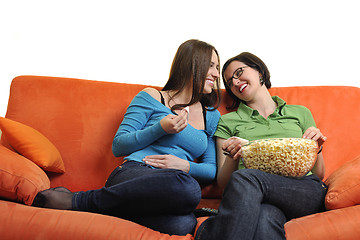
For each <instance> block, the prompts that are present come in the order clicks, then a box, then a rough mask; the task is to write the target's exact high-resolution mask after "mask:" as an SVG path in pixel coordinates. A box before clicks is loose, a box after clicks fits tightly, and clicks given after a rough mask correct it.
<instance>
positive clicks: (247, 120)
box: [214, 96, 316, 168]
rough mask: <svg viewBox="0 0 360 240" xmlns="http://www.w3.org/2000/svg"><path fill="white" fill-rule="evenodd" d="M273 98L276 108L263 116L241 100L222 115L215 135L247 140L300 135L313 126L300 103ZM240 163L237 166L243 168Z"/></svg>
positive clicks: (308, 113)
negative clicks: (237, 105)
mask: <svg viewBox="0 0 360 240" xmlns="http://www.w3.org/2000/svg"><path fill="white" fill-rule="evenodd" d="M272 99H273V100H274V102H275V103H277V108H276V109H275V111H274V112H273V113H272V114H271V115H270V116H269V117H268V118H267V119H266V118H264V117H263V116H261V115H260V114H259V112H258V111H257V110H254V109H252V108H250V107H248V106H247V105H245V104H244V103H240V105H239V108H238V109H237V111H235V112H230V113H228V114H225V115H223V116H221V118H220V121H219V124H218V126H217V130H216V132H215V134H214V136H216V137H220V138H224V139H228V138H230V137H232V136H236V137H240V138H244V139H247V140H249V141H252V140H257V139H264V138H285V137H293V138H301V137H302V135H303V134H304V132H305V131H306V129H308V128H309V127H312V126H313V127H316V125H315V121H314V118H313V116H312V114H311V112H310V110H309V109H307V108H306V107H304V106H300V105H287V104H286V102H285V101H284V100H282V99H281V98H279V97H278V96H273V97H272ZM241 165H242V164H241V163H240V168H243V166H241Z"/></svg>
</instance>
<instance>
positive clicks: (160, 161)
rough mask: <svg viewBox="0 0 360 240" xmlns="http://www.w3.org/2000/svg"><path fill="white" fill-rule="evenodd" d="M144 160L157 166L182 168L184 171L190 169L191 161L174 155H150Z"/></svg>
mask: <svg viewBox="0 0 360 240" xmlns="http://www.w3.org/2000/svg"><path fill="white" fill-rule="evenodd" d="M143 161H144V162H145V163H146V164H148V165H150V166H153V167H156V168H172V169H178V170H182V171H184V172H187V173H188V172H189V171H190V164H189V161H187V160H184V159H181V158H178V157H175V156H174V155H170V154H167V155H149V156H146V157H145V158H144V159H143Z"/></svg>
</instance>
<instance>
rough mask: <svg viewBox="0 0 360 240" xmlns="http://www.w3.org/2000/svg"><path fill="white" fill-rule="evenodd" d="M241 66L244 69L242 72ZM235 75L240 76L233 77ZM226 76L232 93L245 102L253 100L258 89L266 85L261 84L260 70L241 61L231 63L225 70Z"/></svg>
mask: <svg viewBox="0 0 360 240" xmlns="http://www.w3.org/2000/svg"><path fill="white" fill-rule="evenodd" d="M239 68H241V69H242V73H241V74H239V71H240V70H239ZM234 75H235V76H236V77H238V76H239V75H240V77H239V78H232V77H233V76H234ZM225 78H226V80H227V82H228V84H229V87H230V89H231V91H232V93H233V94H234V95H235V96H236V97H238V98H239V99H241V100H243V101H245V102H248V101H251V100H252V99H253V98H254V96H255V94H256V93H257V92H258V91H257V90H258V89H260V88H261V87H263V86H264V85H261V84H260V80H259V79H260V74H259V72H258V71H257V70H255V69H253V68H251V67H249V66H247V65H246V64H244V63H243V62H239V61H233V62H231V63H230V64H229V66H228V67H227V68H226V71H225Z"/></svg>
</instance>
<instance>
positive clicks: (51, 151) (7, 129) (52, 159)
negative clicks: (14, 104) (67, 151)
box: [0, 117, 65, 173]
mask: <svg viewBox="0 0 360 240" xmlns="http://www.w3.org/2000/svg"><path fill="white" fill-rule="evenodd" d="M0 129H1V131H2V133H3V135H4V136H5V138H6V140H7V142H8V143H9V144H10V146H11V147H12V148H13V149H14V150H15V151H17V152H18V153H20V154H21V155H23V156H24V157H26V158H28V159H30V160H31V161H33V162H34V163H35V164H37V165H38V166H39V167H41V168H42V169H44V170H45V171H49V172H57V173H64V172H65V166H64V162H63V160H62V158H61V155H60V153H59V151H58V150H57V148H56V147H55V146H54V145H53V144H52V143H51V142H50V141H49V140H48V139H47V138H46V137H45V136H44V135H43V134H41V133H40V132H39V131H37V130H35V129H33V128H31V127H29V126H26V125H25V124H22V123H19V122H16V121H13V120H11V119H7V118H3V117H0Z"/></svg>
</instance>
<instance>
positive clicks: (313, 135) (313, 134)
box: [303, 127, 327, 147]
mask: <svg viewBox="0 0 360 240" xmlns="http://www.w3.org/2000/svg"><path fill="white" fill-rule="evenodd" d="M303 138H307V139H314V140H315V141H317V142H318V145H319V147H320V146H322V145H323V144H324V142H325V141H326V139H327V138H326V137H325V136H324V135H323V134H322V133H321V132H320V130H319V129H318V128H316V127H309V128H308V129H306V131H305V133H304V135H303Z"/></svg>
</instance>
